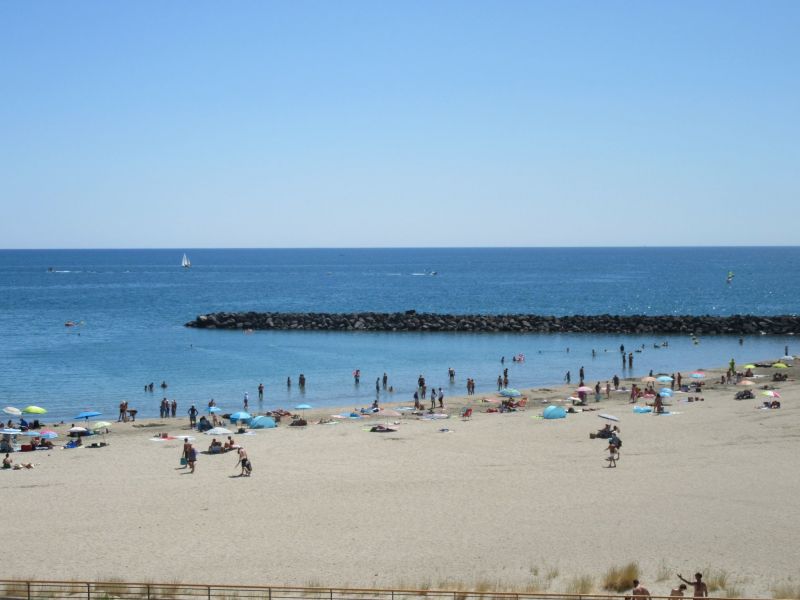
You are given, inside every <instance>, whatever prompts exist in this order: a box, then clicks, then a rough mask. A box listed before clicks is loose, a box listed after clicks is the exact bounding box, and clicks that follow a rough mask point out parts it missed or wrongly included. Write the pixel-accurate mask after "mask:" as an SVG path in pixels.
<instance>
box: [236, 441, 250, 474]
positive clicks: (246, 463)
mask: <svg viewBox="0 0 800 600" xmlns="http://www.w3.org/2000/svg"><path fill="white" fill-rule="evenodd" d="M239 465H242V472H241V473H240V474H239V477H250V473H251V472H252V470H253V467H252V465H251V464H250V459H248V458H247V452H246V451H245V449H244V448H239V462H237V463H236V466H237V467H238V466H239Z"/></svg>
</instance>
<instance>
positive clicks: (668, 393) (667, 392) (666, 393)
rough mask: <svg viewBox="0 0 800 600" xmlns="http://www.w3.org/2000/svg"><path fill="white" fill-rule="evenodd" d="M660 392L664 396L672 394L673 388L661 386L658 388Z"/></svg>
mask: <svg viewBox="0 0 800 600" xmlns="http://www.w3.org/2000/svg"><path fill="white" fill-rule="evenodd" d="M658 393H659V394H661V395H662V396H672V390H671V389H669V388H661V389H660V390H658Z"/></svg>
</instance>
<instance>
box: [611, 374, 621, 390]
mask: <svg viewBox="0 0 800 600" xmlns="http://www.w3.org/2000/svg"><path fill="white" fill-rule="evenodd" d="M611 381H613V382H614V391H615V392H616V391H617V390H618V389H619V376H618V375H617V374H616V373H615V374H614V379H612V380H611Z"/></svg>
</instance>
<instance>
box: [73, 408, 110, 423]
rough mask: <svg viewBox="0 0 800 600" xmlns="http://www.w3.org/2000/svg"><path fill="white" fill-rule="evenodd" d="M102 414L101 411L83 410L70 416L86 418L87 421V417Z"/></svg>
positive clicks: (90, 417)
mask: <svg viewBox="0 0 800 600" xmlns="http://www.w3.org/2000/svg"><path fill="white" fill-rule="evenodd" d="M102 414H103V413H101V412H97V411H96V410H85V411H83V412H81V413H78V414H77V415H75V416H74V417H72V418H73V419H86V420H87V421H88V420H89V419H92V418H94V417H99V416H100V415H102Z"/></svg>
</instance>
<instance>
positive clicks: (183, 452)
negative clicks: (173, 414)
mask: <svg viewBox="0 0 800 600" xmlns="http://www.w3.org/2000/svg"><path fill="white" fill-rule="evenodd" d="M191 448H192V445H191V444H190V443H189V438H188V437H185V438H183V449H182V450H181V458H182V459H183V460H181V463H182V464H183V466H184V467H185V466H186V465H188V464H189V450H191Z"/></svg>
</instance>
